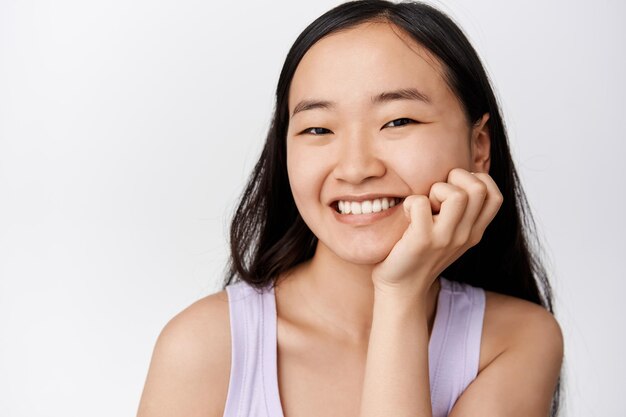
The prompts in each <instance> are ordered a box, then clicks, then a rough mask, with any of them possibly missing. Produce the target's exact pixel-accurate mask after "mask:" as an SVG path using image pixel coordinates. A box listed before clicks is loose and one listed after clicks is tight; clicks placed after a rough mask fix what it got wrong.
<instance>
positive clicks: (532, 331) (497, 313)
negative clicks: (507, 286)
mask: <svg viewBox="0 0 626 417" xmlns="http://www.w3.org/2000/svg"><path fill="white" fill-rule="evenodd" d="M485 300H486V303H485V318H484V327H483V334H484V340H485V342H486V344H487V346H484V347H485V348H486V349H487V351H488V355H486V356H488V357H486V358H485V359H486V360H485V363H482V364H481V369H482V368H484V367H485V366H486V365H488V364H489V363H490V362H491V361H493V360H494V359H495V358H496V357H497V356H499V355H500V354H502V353H503V352H504V351H505V350H507V349H524V348H526V349H533V348H534V347H541V348H542V349H543V351H544V352H545V353H546V354H550V355H551V356H552V360H553V361H556V360H557V359H558V358H560V357H562V356H563V333H562V331H561V326H560V325H559V323H558V321H557V320H556V318H555V317H554V316H553V315H552V313H550V312H549V311H548V310H547V309H545V308H544V307H543V306H540V305H538V304H535V303H532V302H530V301H527V300H523V299H521V298H517V297H512V296H509V295H504V294H500V293H496V292H492V291H485Z"/></svg>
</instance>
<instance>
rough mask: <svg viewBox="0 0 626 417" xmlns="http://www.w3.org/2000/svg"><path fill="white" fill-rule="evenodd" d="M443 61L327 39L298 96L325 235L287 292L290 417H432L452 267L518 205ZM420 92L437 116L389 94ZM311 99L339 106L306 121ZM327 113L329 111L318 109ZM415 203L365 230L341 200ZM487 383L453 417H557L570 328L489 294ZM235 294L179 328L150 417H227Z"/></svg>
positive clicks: (391, 36)
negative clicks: (435, 331) (440, 326)
mask: <svg viewBox="0 0 626 417" xmlns="http://www.w3.org/2000/svg"><path fill="white" fill-rule="evenodd" d="M441 74H442V70H441V66H440V64H439V62H438V61H437V60H436V59H434V58H433V57H431V56H430V55H429V54H428V53H427V51H425V50H423V49H422V48H420V47H419V45H417V44H415V43H414V42H413V41H412V40H411V39H410V38H408V37H407V36H405V35H403V34H402V33H401V32H400V30H399V29H398V28H395V27H393V26H390V25H388V24H384V23H383V24H381V23H375V24H363V25H359V26H357V27H355V28H352V29H350V30H346V31H342V32H339V33H336V34H333V35H330V36H328V37H325V38H324V39H322V40H320V41H318V42H317V43H316V44H315V45H313V46H312V47H311V49H310V50H309V51H307V53H306V54H305V56H304V57H303V59H302V61H301V62H300V64H299V65H298V68H297V69H296V73H295V74H294V77H293V80H292V84H291V88H290V92H289V112H290V115H291V119H290V124H289V129H288V132H287V165H288V173H289V179H290V186H291V190H292V194H293V196H294V200H295V202H296V205H297V207H298V210H299V211H300V213H301V215H302V217H303V219H304V220H305V222H306V223H307V225H308V226H309V227H310V229H311V230H312V231H313V233H314V234H315V235H316V236H317V237H318V239H319V241H318V245H317V248H316V252H315V255H314V256H313V258H312V259H311V260H309V261H307V262H305V263H302V264H300V265H298V266H297V267H295V268H293V270H292V271H289V272H288V273H287V274H284V276H281V277H280V278H281V279H279V280H278V285H277V287H276V289H275V296H276V307H277V344H278V381H279V390H280V396H281V403H282V406H283V412H284V415H285V417H305V416H306V417H308V416H311V417H313V416H316V417H319V416H330V415H342V416H354V417H356V416H360V417H366V416H381V415H393V416H412V417H415V416H420V417H430V416H432V410H431V405H430V400H431V399H430V392H429V380H428V350H427V348H428V341H429V338H430V335H431V332H432V327H433V323H434V318H435V312H436V305H437V297H438V294H439V289H440V284H439V280H438V279H437V278H438V276H439V274H440V273H441V272H442V271H443V270H444V269H445V267H446V266H448V265H449V264H451V263H452V262H453V261H454V260H456V259H457V258H458V257H459V256H461V255H462V254H463V253H464V252H465V251H466V250H467V249H468V248H470V247H472V246H474V245H475V244H477V243H478V242H479V241H480V238H481V237H482V235H483V233H484V230H485V228H486V227H487V225H488V224H489V222H491V220H492V219H493V217H494V216H495V214H496V213H497V211H498V209H499V207H500V205H501V203H502V195H501V193H500V192H499V190H498V189H497V186H496V185H495V183H494V182H493V180H492V179H491V177H490V176H489V175H488V172H489V164H490V160H489V151H490V138H489V129H488V121H489V115H488V114H485V115H483V117H482V118H481V119H480V120H479V121H478V123H476V124H475V125H471V126H470V125H469V123H468V121H467V120H466V117H465V114H464V112H463V110H462V107H461V105H460V103H459V101H458V99H456V97H455V96H454V94H453V93H452V92H451V91H450V89H449V88H448V86H447V84H446V83H445V81H444V79H443V77H442V76H441ZM403 88H418V89H419V90H420V91H422V92H423V93H424V94H425V95H427V96H428V98H429V102H428V103H426V102H424V101H419V100H407V99H395V100H387V101H384V102H381V103H377V104H374V103H373V101H372V97H376V96H378V95H379V94H380V93H381V92H389V91H394V90H397V89H403ZM303 100H315V101H320V100H323V101H326V102H332V103H334V104H331V105H329V103H326V105H325V106H317V107H316V108H313V109H309V110H305V111H301V112H298V113H296V114H293V113H294V109H295V107H296V105H297V103H300V102H302V101H303ZM314 107H315V106H314ZM366 193H380V194H385V195H395V196H404V197H406V198H405V200H404V202H403V204H402V207H398V209H397V210H395V211H394V212H393V213H392V214H391V215H389V216H387V217H385V218H381V219H379V220H377V221H375V222H371V223H369V224H362V225H358V226H355V225H352V224H346V223H342V222H340V221H338V220H337V218H336V213H334V212H333V210H334V209H333V208H332V207H331V204H332V202H333V201H334V200H336V199H337V198H338V197H340V196H345V195H349V196H350V195H351V196H359V195H363V194H366ZM485 294H486V306H485V316H484V322H483V332H482V339H481V350H480V358H479V367H478V369H479V373H478V376H477V377H476V379H475V380H474V381H473V382H472V383H471V384H470V385H469V386H468V388H467V389H466V390H465V392H464V393H463V394H462V395H461V396H460V397H459V399H458V401H457V402H456V404H455V406H454V408H453V410H452V412H451V414H450V416H451V417H479V416H480V417H501V416H510V417H516V416H520V417H521V416H524V417H539V416H541V417H545V416H547V415H548V410H549V404H550V400H551V398H552V393H553V391H554V388H555V386H556V380H557V377H558V374H559V370H560V366H561V361H562V357H563V339H562V333H561V330H560V327H559V325H558V323H557V321H556V320H555V319H554V317H553V316H552V315H551V314H550V313H549V312H547V311H546V310H545V309H544V308H543V307H541V306H538V305H536V304H533V303H530V302H528V301H525V300H521V299H517V298H514V297H509V296H505V295H502V294H497V293H493V292H490V291H485ZM230 343H231V341H230V322H229V314H228V299H227V296H226V293H225V291H220V292H219V293H216V294H213V295H210V296H208V297H205V298H203V299H202V300H199V301H198V302H196V303H194V304H193V305H191V306H190V307H188V308H187V309H186V310H185V311H183V312H181V313H179V314H178V315H177V316H176V317H174V318H173V319H172V320H171V321H170V322H169V323H168V324H167V325H166V326H165V328H164V329H163V331H162V332H161V334H160V336H159V339H158V341H157V344H156V347H155V350H154V354H153V358H152V362H151V365H150V370H149V372H148V377H147V381H146V386H145V388H144V393H143V396H142V399H141V403H140V406H139V412H138V417H165V416H216V417H217V416H222V415H223V411H224V405H225V402H226V395H227V392H228V383H229V377H230V365H231V363H230V352H231V344H230Z"/></svg>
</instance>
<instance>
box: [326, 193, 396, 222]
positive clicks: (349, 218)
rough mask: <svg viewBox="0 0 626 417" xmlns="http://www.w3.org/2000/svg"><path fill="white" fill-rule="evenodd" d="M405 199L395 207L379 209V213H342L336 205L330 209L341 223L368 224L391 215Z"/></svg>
mask: <svg viewBox="0 0 626 417" xmlns="http://www.w3.org/2000/svg"><path fill="white" fill-rule="evenodd" d="M403 202H404V199H403V200H402V201H401V202H400V203H398V204H396V205H395V206H393V207H390V208H388V209H387V210H383V211H379V212H378V213H368V214H341V213H339V212H338V211H337V210H336V206H334V205H333V206H330V209H331V210H332V212H333V215H334V216H335V218H336V219H337V220H338V221H340V222H341V223H345V224H351V225H367V224H371V223H374V222H377V221H379V220H381V219H384V218H385V217H389V216H391V215H392V214H394V213H395V212H396V211H397V210H398V208H399V207H401V206H402V203H403Z"/></svg>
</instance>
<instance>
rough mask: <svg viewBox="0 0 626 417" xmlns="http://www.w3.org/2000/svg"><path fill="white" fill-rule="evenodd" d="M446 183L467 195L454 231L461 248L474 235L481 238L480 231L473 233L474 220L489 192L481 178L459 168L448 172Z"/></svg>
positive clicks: (474, 227)
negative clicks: (466, 200)
mask: <svg viewBox="0 0 626 417" xmlns="http://www.w3.org/2000/svg"><path fill="white" fill-rule="evenodd" d="M448 182H449V183H451V184H454V185H456V186H458V187H460V188H462V189H463V190H465V192H466V193H467V195H468V202H467V207H466V209H465V213H463V218H462V219H461V221H460V222H459V225H458V227H457V229H456V236H455V243H456V245H457V246H462V245H465V244H466V243H467V242H468V241H469V240H471V237H472V236H474V235H476V234H479V235H480V236H482V231H478V233H476V232H475V231H476V229H477V224H476V220H477V218H478V216H479V215H480V213H481V212H482V211H483V209H484V207H485V201H486V199H487V194H488V192H489V190H488V188H487V185H486V184H485V183H484V181H483V180H482V179H481V178H479V177H477V176H476V175H475V174H474V173H470V172H467V171H466V170H464V169H461V168H455V169H453V170H451V171H450V173H449V174H448ZM471 246H474V244H472V245H471Z"/></svg>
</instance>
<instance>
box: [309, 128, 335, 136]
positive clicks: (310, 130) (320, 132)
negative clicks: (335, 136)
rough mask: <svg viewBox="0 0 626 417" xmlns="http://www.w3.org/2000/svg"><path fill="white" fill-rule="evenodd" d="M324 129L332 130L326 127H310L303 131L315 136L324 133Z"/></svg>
mask: <svg viewBox="0 0 626 417" xmlns="http://www.w3.org/2000/svg"><path fill="white" fill-rule="evenodd" d="M324 131H326V132H330V130H328V129H325V128H323V127H310V128H308V129H306V130H304V131H303V132H302V133H305V134H306V133H309V134H312V135H314V136H319V135H323V134H324ZM312 132H315V133H312Z"/></svg>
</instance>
